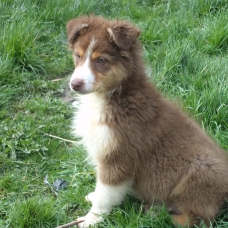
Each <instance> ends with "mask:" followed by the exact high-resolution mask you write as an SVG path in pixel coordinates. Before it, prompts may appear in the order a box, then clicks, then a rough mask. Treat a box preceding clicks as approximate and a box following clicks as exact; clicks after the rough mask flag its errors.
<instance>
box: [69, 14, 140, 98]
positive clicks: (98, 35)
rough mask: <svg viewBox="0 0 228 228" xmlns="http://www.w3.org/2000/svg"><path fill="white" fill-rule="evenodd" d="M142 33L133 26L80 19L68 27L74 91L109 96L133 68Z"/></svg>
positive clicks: (84, 17)
mask: <svg viewBox="0 0 228 228" xmlns="http://www.w3.org/2000/svg"><path fill="white" fill-rule="evenodd" d="M139 34H140V31H139V29H138V28H136V27H135V26H134V25H132V24H130V23H127V22H123V21H119V20H115V21H108V20H106V19H104V18H103V17H97V16H94V15H92V16H90V17H87V16H81V17H79V18H75V19H72V20H70V21H69V22H68V23H67V35H68V41H69V44H70V48H71V50H72V52H73V59H74V64H75V70H74V73H73V75H72V77H71V80H70V87H71V89H73V90H75V91H77V92H79V93H81V94H87V93H91V92H94V91H100V92H103V93H105V92H109V91H111V90H113V89H114V88H115V86H117V85H118V84H119V83H120V82H121V81H122V80H125V79H126V77H128V76H129V75H130V74H131V73H132V70H133V68H134V61H133V59H134V53H135V49H137V45H138V46H139V44H137V37H138V36H139Z"/></svg>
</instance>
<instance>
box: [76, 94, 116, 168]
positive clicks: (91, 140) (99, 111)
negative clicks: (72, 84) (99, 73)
mask: <svg viewBox="0 0 228 228" xmlns="http://www.w3.org/2000/svg"><path fill="white" fill-rule="evenodd" d="M104 107H105V101H104V99H102V98H99V97H97V96H95V95H93V94H88V95H83V96H81V97H80V104H79V106H78V110H77V111H76V112H75V118H74V121H73V129H74V134H75V135H76V136H78V137H81V138H82V143H83V145H84V146H85V148H86V149H87V152H88V158H89V159H90V160H91V162H92V163H93V164H96V163H97V161H98V160H99V158H100V157H101V156H104V155H105V154H107V153H109V152H110V151H111V150H113V149H114V147H115V144H116V143H115V140H114V137H113V132H112V130H111V129H110V127H108V126H107V124H106V123H105V121H104V119H105V117H104V113H103V110H104Z"/></svg>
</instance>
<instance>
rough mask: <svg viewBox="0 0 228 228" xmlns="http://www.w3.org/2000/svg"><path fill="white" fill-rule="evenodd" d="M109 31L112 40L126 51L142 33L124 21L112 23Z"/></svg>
mask: <svg viewBox="0 0 228 228" xmlns="http://www.w3.org/2000/svg"><path fill="white" fill-rule="evenodd" d="M107 31H108V33H109V35H110V40H111V41H114V42H115V43H116V45H117V46H118V47H120V48H122V49H124V50H128V49H129V48H130V47H131V46H132V44H133V43H134V42H135V40H136V39H137V38H138V36H139V35H140V33H141V31H140V30H139V29H138V28H136V27H135V26H134V25H132V24H130V23H127V22H124V21H114V22H113V21H112V22H111V23H110V27H109V28H108V29H107Z"/></svg>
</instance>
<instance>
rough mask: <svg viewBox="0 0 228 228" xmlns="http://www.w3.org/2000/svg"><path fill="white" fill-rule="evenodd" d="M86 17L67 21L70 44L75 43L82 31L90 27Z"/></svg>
mask: <svg viewBox="0 0 228 228" xmlns="http://www.w3.org/2000/svg"><path fill="white" fill-rule="evenodd" d="M84 19H85V18H84V17H81V18H74V19H72V20H70V21H68V23H67V26H66V28H67V36H68V42H69V43H70V44H73V43H74V42H75V41H76V40H77V38H78V36H80V33H81V31H82V30H83V29H84V28H87V27H89V25H88V24H87V23H85V20H84Z"/></svg>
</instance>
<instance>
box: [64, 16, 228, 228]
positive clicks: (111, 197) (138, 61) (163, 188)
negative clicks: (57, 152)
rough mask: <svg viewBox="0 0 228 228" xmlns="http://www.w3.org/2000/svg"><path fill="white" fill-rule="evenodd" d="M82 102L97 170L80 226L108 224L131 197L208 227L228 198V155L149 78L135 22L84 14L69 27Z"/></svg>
mask: <svg viewBox="0 0 228 228" xmlns="http://www.w3.org/2000/svg"><path fill="white" fill-rule="evenodd" d="M67 34H68V40H69V44H70V47H71V49H72V52H73V59H74V64H75V70H74V73H73V75H72V77H71V80H70V87H71V89H72V90H74V91H76V92H78V93H79V94H80V95H79V99H80V105H79V107H78V111H77V112H76V114H75V118H74V122H73V127H74V133H75V134H76V135H78V136H80V137H81V138H82V142H83V144H84V146H85V148H86V149H87V151H88V158H89V160H90V161H91V163H92V164H93V165H94V166H95V169H96V175H97V183H96V188H95V191H94V192H92V193H90V194H89V195H88V196H87V197H86V199H87V200H89V201H91V202H92V207H91V210H90V211H89V213H88V214H87V215H86V216H85V217H83V218H82V219H83V220H85V221H84V222H83V223H82V224H80V227H88V226H89V225H91V224H95V223H97V222H100V221H102V214H107V213H109V212H110V211H111V209H112V207H113V206H115V205H119V204H120V203H121V202H122V201H123V199H124V197H125V195H126V194H127V193H131V194H133V195H135V196H136V197H137V198H139V199H141V200H143V201H144V202H145V203H146V204H149V205H153V204H155V203H156V204H159V203H161V202H164V203H165V205H166V207H167V209H168V210H169V212H170V214H171V215H172V216H173V219H174V223H175V224H179V225H182V226H190V227H191V226H193V225H194V224H199V223H200V219H202V220H204V221H205V223H206V224H207V225H209V224H210V221H213V219H214V218H215V216H216V214H217V213H218V212H219V209H220V208H221V207H222V206H223V204H224V202H225V199H226V198H227V197H228V162H227V158H226V153H225V152H224V151H223V150H222V149H220V148H218V147H217V146H216V145H215V144H214V142H213V141H212V140H211V139H210V138H209V137H208V136H207V135H206V134H205V133H204V132H203V131H202V130H201V129H200V127H199V126H198V125H197V124H196V123H195V122H194V121H193V120H191V119H190V118H189V117H188V116H187V115H185V114H184V113H183V112H182V111H180V110H179V109H178V108H177V107H176V106H175V105H173V104H172V103H171V102H170V101H168V100H167V99H165V98H164V97H163V96H162V95H161V94H160V92H159V91H158V90H157V89H156V88H155V87H154V86H153V85H152V84H151V83H150V82H149V81H148V77H147V75H146V73H145V66H144V64H143V61H142V47H141V44H140V42H139V41H138V40H137V37H138V36H139V35H140V30H139V29H138V28H136V27H135V26H134V25H132V24H130V23H128V22H124V21H119V20H113V21H108V20H106V19H104V18H103V17H97V16H94V15H92V16H90V17H88V16H81V17H79V18H76V19H72V20H70V21H69V22H68V23H67Z"/></svg>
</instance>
